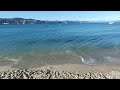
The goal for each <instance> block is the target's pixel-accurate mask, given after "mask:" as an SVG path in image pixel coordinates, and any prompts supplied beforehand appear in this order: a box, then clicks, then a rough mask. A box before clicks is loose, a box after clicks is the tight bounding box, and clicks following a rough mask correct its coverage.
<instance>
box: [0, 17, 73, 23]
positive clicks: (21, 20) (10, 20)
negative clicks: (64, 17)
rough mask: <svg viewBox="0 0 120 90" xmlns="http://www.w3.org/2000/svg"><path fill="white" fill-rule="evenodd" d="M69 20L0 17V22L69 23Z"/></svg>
mask: <svg viewBox="0 0 120 90" xmlns="http://www.w3.org/2000/svg"><path fill="white" fill-rule="evenodd" d="M69 22H71V21H42V20H35V19H24V18H0V24H47V23H69Z"/></svg>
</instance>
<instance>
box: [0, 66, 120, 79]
mask: <svg viewBox="0 0 120 90" xmlns="http://www.w3.org/2000/svg"><path fill="white" fill-rule="evenodd" d="M0 79H120V67H115V66H109V65H97V66H89V65H82V64H81V65H80V64H64V65H47V66H43V67H34V68H24V69H18V68H11V67H9V66H1V67H0Z"/></svg>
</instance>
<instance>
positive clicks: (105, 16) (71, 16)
mask: <svg viewBox="0 0 120 90" xmlns="http://www.w3.org/2000/svg"><path fill="white" fill-rule="evenodd" d="M15 17H20V18H27V19H29V18H32V19H38V20H60V21H64V20H78V21H112V20H120V11H0V18H15Z"/></svg>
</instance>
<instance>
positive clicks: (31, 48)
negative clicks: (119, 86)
mask: <svg viewBox="0 0 120 90" xmlns="http://www.w3.org/2000/svg"><path fill="white" fill-rule="evenodd" d="M68 63H69V64H71V63H76V64H87V65H97V64H115V65H119V64H120V23H114V24H108V23H67V24H65V23H63V24H36V25H35V24H31V25H0V65H11V67H33V66H42V65H49V64H68Z"/></svg>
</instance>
